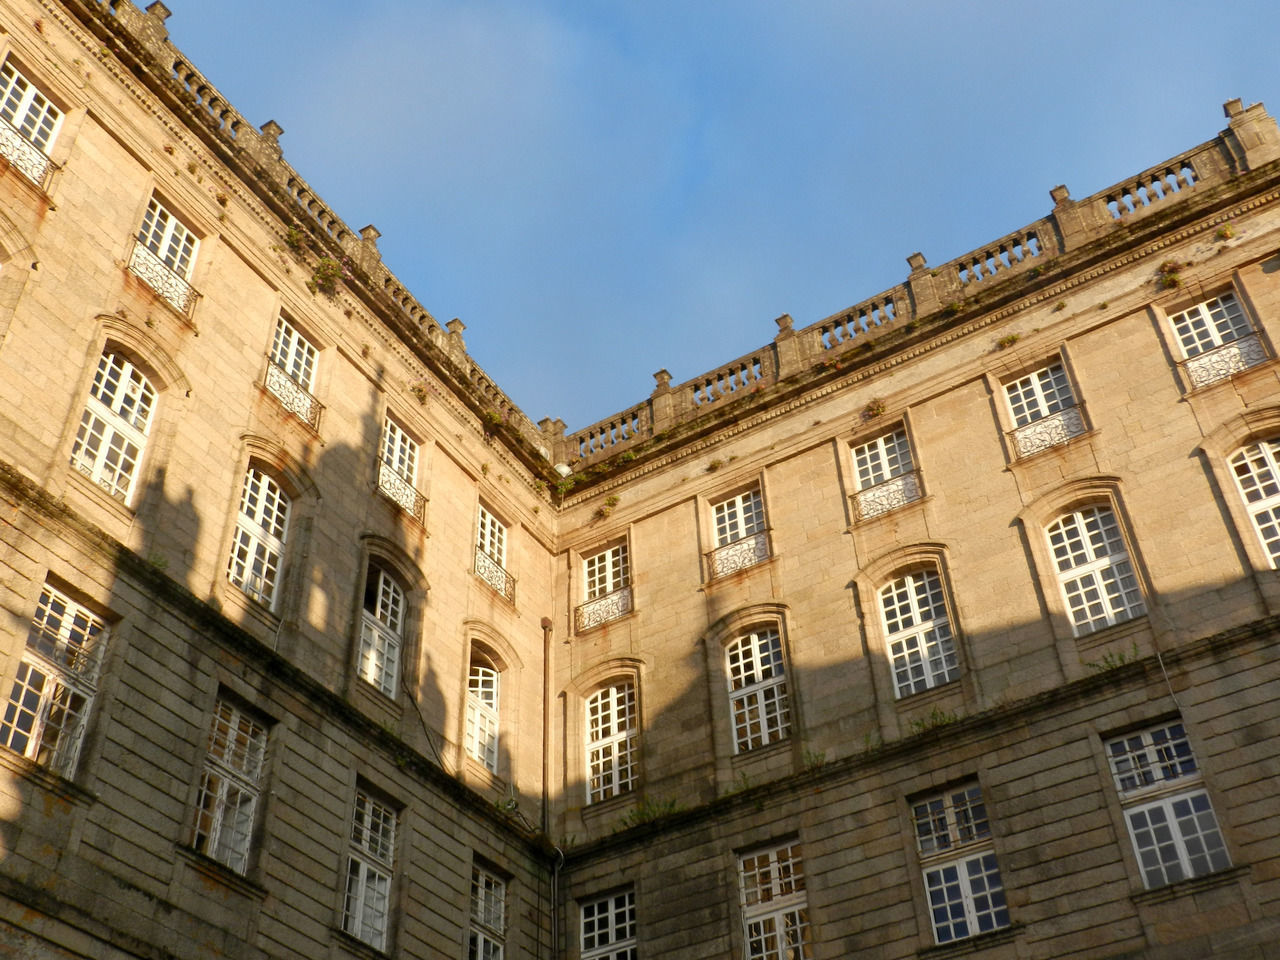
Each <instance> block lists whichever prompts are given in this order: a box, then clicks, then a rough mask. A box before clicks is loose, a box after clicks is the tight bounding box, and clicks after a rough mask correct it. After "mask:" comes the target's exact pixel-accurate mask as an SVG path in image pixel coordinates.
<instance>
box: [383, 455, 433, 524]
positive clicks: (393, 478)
mask: <svg viewBox="0 0 1280 960" xmlns="http://www.w3.org/2000/svg"><path fill="white" fill-rule="evenodd" d="M378 492H379V493H381V494H382V495H383V496H384V497H386V498H387V499H388V500H390V501H391V502H392V503H395V504H398V505H399V507H400V509H401V510H403V511H404V512H405V513H407V514H409V516H411V517H413V519H415V520H417V521H418V522H419V523H421V522H422V517H423V514H424V512H425V509H426V505H427V501H426V498H425V497H424V496H423V495H422V494H420V493H419V492H418V491H417V490H415V489H414V488H413V484H412V483H410V482H409V481H408V480H406V479H405V478H404V477H402V476H400V474H398V473H396V471H395V468H394V467H392V466H391V464H389V463H387V462H386V461H382V460H380V461H378Z"/></svg>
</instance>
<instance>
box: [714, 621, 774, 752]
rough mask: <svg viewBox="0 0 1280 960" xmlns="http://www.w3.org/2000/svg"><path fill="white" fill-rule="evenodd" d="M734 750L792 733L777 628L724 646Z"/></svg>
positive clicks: (741, 750) (761, 744) (752, 634)
mask: <svg viewBox="0 0 1280 960" xmlns="http://www.w3.org/2000/svg"><path fill="white" fill-rule="evenodd" d="M724 654H725V664H726V667H727V672H728V676H729V713H730V714H731V716H732V718H733V739H734V751H735V752H736V753H743V752H744V751H747V750H754V749H756V748H757V747H764V746H768V745H769V744H771V743H776V742H777V741H779V740H785V739H786V738H787V737H789V736H790V735H791V700H790V696H789V694H788V692H787V677H786V668H785V667H784V666H783V663H782V637H781V634H779V632H778V630H777V628H776V627H760V628H758V629H756V630H753V631H752V632H751V633H748V634H746V635H745V636H741V637H739V638H738V639H736V640H734V641H733V642H732V643H730V644H729V645H728V646H727V647H725V651H724Z"/></svg>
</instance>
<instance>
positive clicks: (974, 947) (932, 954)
mask: <svg viewBox="0 0 1280 960" xmlns="http://www.w3.org/2000/svg"><path fill="white" fill-rule="evenodd" d="M1021 932H1022V924H1020V923H1011V924H1010V925H1009V926H1007V927H1001V928H1000V929H999V930H989V931H987V932H986V933H978V934H974V935H973V936H971V937H965V938H964V939H963V940H956V941H955V942H953V943H940V944H937V945H936V946H932V947H925V948H924V949H922V950H917V951H916V956H917V957H920V958H921V960H924V958H928V960H943V958H945V957H962V956H964V955H965V954H967V953H977V952H978V951H980V950H986V949H987V948H988V947H997V946H1000V945H1001V944H1005V943H1012V942H1013V941H1014V940H1016V939H1017V938H1018V935H1019V934H1020V933H1021Z"/></svg>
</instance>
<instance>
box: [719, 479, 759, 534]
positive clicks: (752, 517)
mask: <svg viewBox="0 0 1280 960" xmlns="http://www.w3.org/2000/svg"><path fill="white" fill-rule="evenodd" d="M711 513H712V518H713V521H714V523H715V528H716V546H717V547H723V546H727V545H728V544H731V543H736V542H737V541H739V540H745V539H746V538H747V537H750V536H753V535H754V534H757V533H761V532H762V531H763V530H764V528H765V516H764V498H763V497H761V496H760V488H759V487H751V488H749V489H747V490H743V491H742V492H741V493H738V494H735V495H734V496H731V497H725V498H724V499H723V500H718V501H716V502H715V503H713V504H712V505H711Z"/></svg>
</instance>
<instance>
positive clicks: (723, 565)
mask: <svg viewBox="0 0 1280 960" xmlns="http://www.w3.org/2000/svg"><path fill="white" fill-rule="evenodd" d="M768 559H769V534H768V531H765V530H761V531H760V532H759V533H753V534H751V535H750V536H747V537H743V538H742V539H741V540H735V541H733V543H726V544H725V545H724V546H722V547H716V548H715V549H714V550H712V551H711V552H710V553H709V554H707V561H708V565H709V566H710V568H711V579H712V580H714V579H715V578H716V577H725V576H728V575H729V574H731V573H737V572H738V571H739V570H745V569H746V568H747V567H754V566H755V565H756V564H757V563H761V562H762V561H765V560H768Z"/></svg>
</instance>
